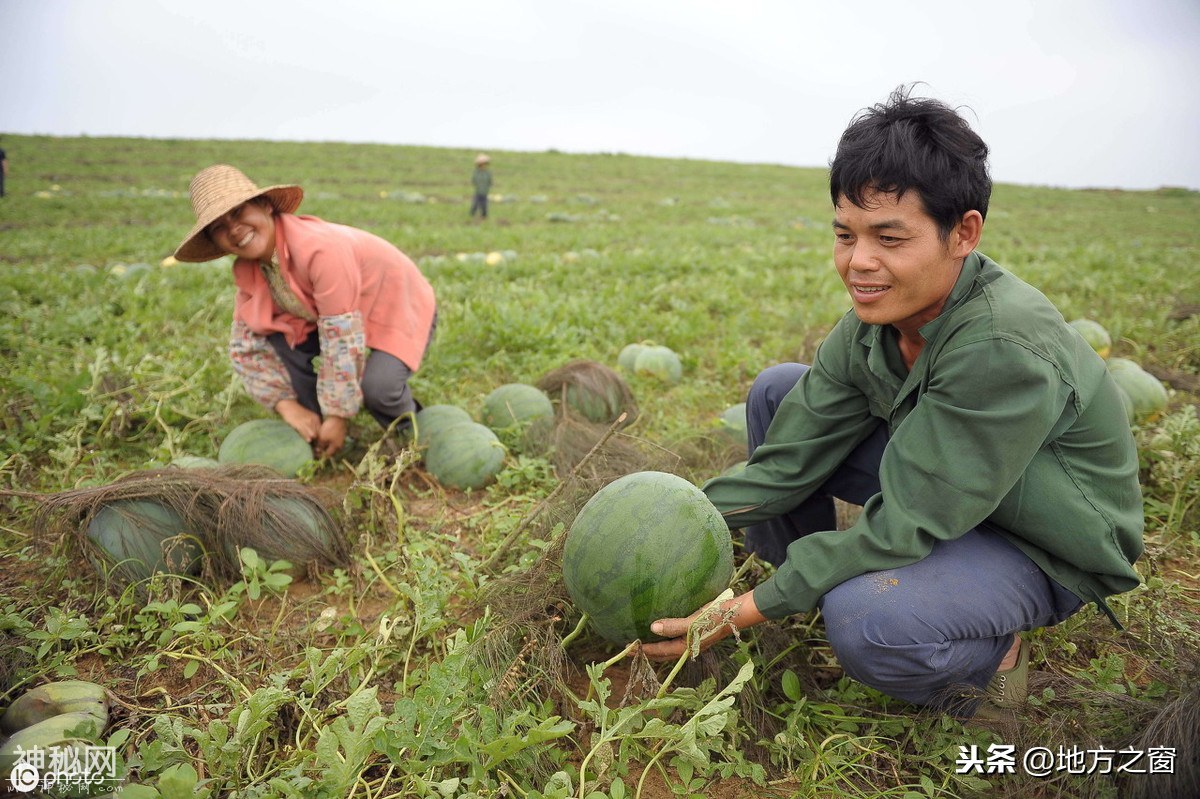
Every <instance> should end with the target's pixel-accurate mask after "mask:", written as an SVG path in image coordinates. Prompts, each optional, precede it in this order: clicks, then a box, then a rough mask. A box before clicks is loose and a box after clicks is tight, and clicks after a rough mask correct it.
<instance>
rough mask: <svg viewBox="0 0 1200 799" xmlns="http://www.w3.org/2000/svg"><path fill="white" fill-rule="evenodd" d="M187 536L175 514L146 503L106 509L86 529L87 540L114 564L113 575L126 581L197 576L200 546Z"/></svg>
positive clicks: (125, 503) (139, 501) (123, 502)
mask: <svg viewBox="0 0 1200 799" xmlns="http://www.w3.org/2000/svg"><path fill="white" fill-rule="evenodd" d="M186 533H187V530H186V528H185V525H184V522H183V518H182V517H181V516H180V515H179V514H178V513H176V512H175V511H174V510H172V509H171V508H169V507H167V506H166V505H163V504H162V503H159V502H154V501H153V500H149V499H121V500H117V501H115V502H112V503H110V504H108V505H105V506H103V507H102V508H100V510H99V512H97V513H96V515H95V516H93V517H92V520H91V521H90V522H89V523H88V526H87V537H88V539H90V540H91V541H92V543H94V544H96V546H98V547H100V549H102V550H103V551H104V552H105V553H106V554H107V555H108V557H109V558H111V559H112V561H113V563H115V564H116V569H115V573H117V574H119V575H121V576H123V577H125V578H126V579H129V580H144V579H146V578H147V577H149V576H150V575H151V574H154V573H157V572H164V573H167V574H195V573H196V572H198V571H199V569H200V546H199V544H198V543H197V542H196V541H195V539H193V538H189V537H186Z"/></svg>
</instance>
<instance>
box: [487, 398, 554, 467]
mask: <svg viewBox="0 0 1200 799" xmlns="http://www.w3.org/2000/svg"><path fill="white" fill-rule="evenodd" d="M481 415H482V418H483V423H484V424H485V425H487V426H488V427H489V428H491V429H492V431H493V432H495V433H498V434H500V436H501V438H502V439H503V441H504V443H505V444H506V445H508V446H511V447H512V448H513V449H514V450H516V451H518V452H529V453H541V452H543V451H544V450H545V449H546V448H547V446H548V445H549V442H550V432H551V430H552V429H553V427H554V404H553V403H552V402H551V401H550V397H548V396H547V395H546V392H544V391H542V390H541V389H540V388H538V387H537V386H531V385H528V384H527V383H508V384H506V385H503V386H500V387H499V388H497V389H496V390H494V391H493V392H492V393H490V394H488V395H487V396H486V397H485V398H484V400H483V412H482V414H481Z"/></svg>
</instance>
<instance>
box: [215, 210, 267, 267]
mask: <svg viewBox="0 0 1200 799" xmlns="http://www.w3.org/2000/svg"><path fill="white" fill-rule="evenodd" d="M205 230H206V231H207V233H208V237H209V238H210V239H212V241H213V243H214V244H216V245H217V246H218V247H220V248H221V249H222V250H224V251H225V252H227V253H230V254H232V255H236V256H237V257H239V258H249V259H251V260H254V261H267V260H270V258H271V256H272V255H273V254H274V252H275V216H274V213H273V209H272V208H271V205H270V203H268V202H266V201H259V200H257V199H255V200H248V201H247V202H244V203H242V204H241V205H239V206H238V207H237V208H234V209H233V210H232V211H230V212H228V213H227V214H225V215H224V216H220V217H218V218H217V219H216V220H215V221H214V222H213V223H212V224H211V225H209V226H208V227H207V228H206V229H205Z"/></svg>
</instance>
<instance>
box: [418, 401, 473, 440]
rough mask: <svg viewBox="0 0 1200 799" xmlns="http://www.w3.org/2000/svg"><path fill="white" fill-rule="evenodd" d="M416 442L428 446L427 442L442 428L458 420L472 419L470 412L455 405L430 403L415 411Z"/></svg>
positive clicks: (467, 420) (456, 422) (468, 420)
mask: <svg viewBox="0 0 1200 799" xmlns="http://www.w3.org/2000/svg"><path fill="white" fill-rule="evenodd" d="M416 421H417V444H418V445H419V446H422V447H426V446H429V442H430V441H432V440H433V439H434V437H435V436H437V434H438V433H439V432H441V431H442V430H445V429H446V428H447V427H449V426H450V425H452V424H458V423H459V422H470V421H474V420H473V419H472V418H471V414H469V413H467V412H466V411H464V410H463V409H462V408H460V407H458V406H457V405H430V406H429V407H427V408H422V409H421V410H419V411H417V416H416Z"/></svg>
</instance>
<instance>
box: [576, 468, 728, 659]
mask: <svg viewBox="0 0 1200 799" xmlns="http://www.w3.org/2000/svg"><path fill="white" fill-rule="evenodd" d="M562 560H563V578H564V580H565V581H566V585H567V591H568V592H569V593H570V595H571V598H572V599H573V600H574V602H575V604H576V606H578V608H579V609H580V610H582V611H583V612H585V613H587V614H588V616H590V617H591V620H592V624H593V625H594V626H595V628H596V630H597V632H599V633H600V635H602V636H603V637H604V638H606V639H608V640H609V641H612V642H613V643H617V644H626V643H629V642H630V641H633V640H634V639H635V638H638V639H641V640H643V641H646V640H652V639H654V638H656V636H654V635H653V634H652V633H651V632H650V623H651V622H653V621H654V620H655V619H661V618H681V617H685V616H689V615H691V614H692V613H693V612H694V611H696V610H698V609H699V608H700V607H701V606H702V605H704V604H705V603H706V602H709V601H711V600H713V599H714V598H716V596H717V595H718V594H720V593H721V591H723V590H725V588H726V587H727V586H728V585H729V580H730V578H731V577H732V576H733V544H732V541H731V540H730V537H729V527H728V525H727V524H726V523H725V520H724V519H723V518H722V517H721V514H720V513H719V512H718V511H717V509H716V508H715V507H713V504H712V503H711V502H709V500H708V497H706V496H705V495H704V492H702V491H701V490H700V489H698V488H696V487H695V486H694V485H692V484H691V483H689V482H688V481H687V480H684V479H683V478H682V477H678V476H676V475H673V474H666V473H665V472H635V473H633V474H629V475H626V476H624V477H621V478H619V479H617V480H614V481H613V482H611V483H609V484H608V485H606V486H605V487H604V488H602V489H600V490H599V491H597V492H596V493H595V494H594V495H593V496H592V498H591V499H590V500H588V502H587V504H586V505H584V506H583V509H582V510H580V511H579V515H578V516H576V517H575V521H574V523H572V525H571V529H570V531H569V532H568V533H567V540H566V544H565V545H564V547H563V558H562Z"/></svg>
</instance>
